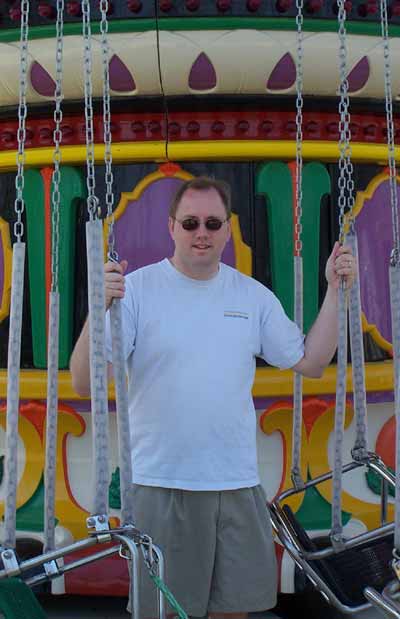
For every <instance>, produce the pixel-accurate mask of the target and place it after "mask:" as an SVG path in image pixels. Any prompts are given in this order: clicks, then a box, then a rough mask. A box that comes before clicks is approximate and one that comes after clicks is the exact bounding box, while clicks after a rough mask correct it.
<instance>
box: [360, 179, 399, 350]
mask: <svg viewBox="0 0 400 619" xmlns="http://www.w3.org/2000/svg"><path fill="white" fill-rule="evenodd" d="M397 195H398V199H399V201H400V187H399V185H398V186H397ZM356 228H357V236H358V246H359V256H360V286H361V305H362V309H363V312H364V313H365V316H366V318H367V320H368V322H369V323H371V324H375V325H376V326H377V328H378V330H379V332H380V333H381V335H382V336H383V337H384V338H385V339H386V340H388V341H390V342H391V341H392V328H391V318H390V301H389V277H388V271H389V259H390V252H391V250H392V247H393V241H392V216H391V209H390V187H389V181H385V182H384V183H382V184H381V185H379V187H378V188H377V190H376V191H375V193H374V195H373V196H372V198H371V199H370V200H366V201H365V203H364V206H363V208H362V210H361V212H360V214H359V215H358V217H357V221H356Z"/></svg>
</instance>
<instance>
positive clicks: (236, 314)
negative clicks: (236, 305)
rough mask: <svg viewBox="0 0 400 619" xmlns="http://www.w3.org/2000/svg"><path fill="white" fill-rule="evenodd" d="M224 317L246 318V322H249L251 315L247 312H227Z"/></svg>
mask: <svg viewBox="0 0 400 619" xmlns="http://www.w3.org/2000/svg"><path fill="white" fill-rule="evenodd" d="M224 316H225V318H244V319H245V320H248V318H249V315H248V314H247V313H246V312H234V311H225V312H224Z"/></svg>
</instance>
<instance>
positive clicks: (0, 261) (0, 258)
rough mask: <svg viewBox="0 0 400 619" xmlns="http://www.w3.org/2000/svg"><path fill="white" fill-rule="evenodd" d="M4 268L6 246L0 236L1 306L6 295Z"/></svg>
mask: <svg viewBox="0 0 400 619" xmlns="http://www.w3.org/2000/svg"><path fill="white" fill-rule="evenodd" d="M4 267H5V261H4V244H3V237H2V236H1V234H0V305H1V302H2V300H3V295H4V280H5V273H4Z"/></svg>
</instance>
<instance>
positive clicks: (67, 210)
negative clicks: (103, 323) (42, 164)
mask: <svg viewBox="0 0 400 619" xmlns="http://www.w3.org/2000/svg"><path fill="white" fill-rule="evenodd" d="M60 192H61V204H60V246H59V252H60V265H59V275H58V278H59V290H60V354H59V367H60V368H67V367H68V364H69V358H70V356H71V352H72V329H73V309H74V304H75V280H74V273H75V228H76V207H77V203H78V199H79V198H86V181H85V179H84V174H83V172H82V171H81V170H79V169H77V168H71V167H67V166H66V167H63V168H62V169H61V185H60Z"/></svg>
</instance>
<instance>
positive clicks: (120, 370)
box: [100, 0, 133, 525]
mask: <svg viewBox="0 0 400 619" xmlns="http://www.w3.org/2000/svg"><path fill="white" fill-rule="evenodd" d="M100 11H101V21H100V32H101V51H102V68H103V127H104V166H105V184H106V195H105V200H106V206H107V220H108V256H109V258H110V259H111V260H118V255H117V253H116V251H115V236H114V215H113V205H114V193H113V180H114V179H113V171H112V151H111V143H112V134H111V106H110V75H109V45H108V21H107V13H108V0H101V1H100ZM110 325H111V341H112V363H113V372H114V385H115V401H116V411H117V426H118V451H119V471H120V491H121V523H122V525H126V524H129V523H131V524H132V523H133V496H132V492H131V487H132V460H131V441H130V428H129V405H128V392H127V385H126V368H125V358H124V342H123V338H122V310H121V303H120V300H119V299H114V300H113V302H112V304H111V308H110Z"/></svg>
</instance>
